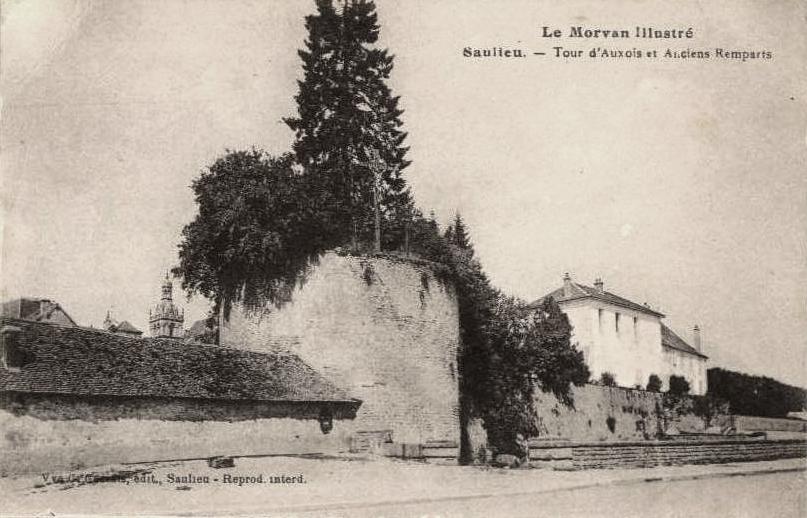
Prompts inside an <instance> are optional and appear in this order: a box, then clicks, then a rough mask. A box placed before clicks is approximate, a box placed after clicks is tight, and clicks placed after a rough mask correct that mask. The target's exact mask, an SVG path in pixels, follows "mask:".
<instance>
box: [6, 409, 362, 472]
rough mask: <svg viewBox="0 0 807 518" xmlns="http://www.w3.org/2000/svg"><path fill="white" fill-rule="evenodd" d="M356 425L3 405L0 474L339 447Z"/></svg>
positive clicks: (333, 450)
mask: <svg viewBox="0 0 807 518" xmlns="http://www.w3.org/2000/svg"><path fill="white" fill-rule="evenodd" d="M84 410H88V411H89V410H91V409H89V408H87V409H84ZM156 410H161V409H156ZM353 431H354V428H353V427H352V422H351V421H334V427H333V430H332V431H331V432H330V433H329V434H327V435H325V434H323V433H322V431H321V430H320V426H319V423H318V422H317V420H316V419H294V418H289V417H283V418H281V417H278V418H270V419H244V420H238V421H234V422H227V421H208V420H205V421H188V420H170V421H169V420H161V419H148V418H146V419H144V418H142V417H135V416H131V417H121V418H120V419H112V420H92V419H89V420H88V419H76V418H74V419H41V418H37V417H34V416H32V415H15V414H13V413H11V412H8V411H5V410H0V475H8V474H16V473H45V472H53V471H64V470H73V469H81V468H85V467H91V466H98V465H103V464H118V463H125V462H146V461H154V460H172V459H186V458H207V457H212V456H217V455H264V454H289V453H336V452H341V451H347V450H348V449H349V445H350V435H351V433H352V432H353Z"/></svg>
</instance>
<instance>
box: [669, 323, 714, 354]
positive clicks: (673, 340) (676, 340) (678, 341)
mask: <svg viewBox="0 0 807 518" xmlns="http://www.w3.org/2000/svg"><path fill="white" fill-rule="evenodd" d="M661 345H662V346H663V347H669V348H670V349H675V350H677V351H681V352H683V353H687V354H694V355H695V356H700V357H701V358H708V356H706V355H705V354H703V353H700V352H698V350H697V349H695V348H694V347H692V346H691V345H689V344H688V343H686V342H685V341H684V339H683V338H681V337H680V336H678V335H677V334H675V332H674V331H673V330H672V329H670V328H669V327H667V326H665V325H664V324H661Z"/></svg>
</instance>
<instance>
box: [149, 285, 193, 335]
mask: <svg viewBox="0 0 807 518" xmlns="http://www.w3.org/2000/svg"><path fill="white" fill-rule="evenodd" d="M173 294H174V285H173V283H171V279H169V278H168V274H167V273H166V274H165V280H164V281H163V285H162V295H161V296H160V302H158V303H157V305H156V306H154V309H153V310H149V329H150V331H151V336H153V337H154V338H178V339H181V338H183V336H184V334H185V329H184V327H183V324H184V323H185V311H184V310H181V309H180V308H178V307H177V306H176V305H175V304H174V301H173Z"/></svg>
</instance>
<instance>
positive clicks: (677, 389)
mask: <svg viewBox="0 0 807 518" xmlns="http://www.w3.org/2000/svg"><path fill="white" fill-rule="evenodd" d="M667 392H669V393H670V394H671V395H674V396H683V395H684V394H688V393H689V382H688V381H687V380H686V378H684V377H683V376H676V375H675V374H673V375H672V376H670V388H669V389H668V390H667Z"/></svg>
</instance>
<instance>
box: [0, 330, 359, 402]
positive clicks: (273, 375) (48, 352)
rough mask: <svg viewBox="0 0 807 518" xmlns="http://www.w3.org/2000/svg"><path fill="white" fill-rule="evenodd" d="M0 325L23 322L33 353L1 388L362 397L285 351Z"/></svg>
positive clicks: (24, 345) (295, 398) (0, 376)
mask: <svg viewBox="0 0 807 518" xmlns="http://www.w3.org/2000/svg"><path fill="white" fill-rule="evenodd" d="M0 325H3V326H5V325H10V326H13V327H17V328H20V329H21V332H20V333H19V334H18V343H19V347H20V349H22V350H23V351H24V354H25V355H26V356H27V357H28V358H30V360H29V361H28V362H26V363H25V364H24V365H23V366H22V368H21V369H20V370H19V371H18V372H12V371H8V370H5V369H2V368H0V391H9V392H12V391H13V392H37V393H50V394H72V395H85V396H97V395H104V396H135V397H170V398H197V399H199V398H201V399H217V400H251V401H277V402H329V403H344V404H347V405H348V406H351V407H353V408H354V410H355V408H358V406H359V405H360V404H361V402H360V401H359V400H357V399H352V398H350V397H349V396H348V395H347V394H346V393H345V392H344V391H342V390H341V389H339V388H337V387H336V386H334V385H333V384H331V383H330V382H329V381H327V380H325V379H324V378H323V377H322V376H320V375H319V374H318V373H317V372H315V371H314V370H313V369H312V368H311V367H309V366H308V365H307V364H306V363H305V362H303V361H302V360H301V359H300V358H299V357H297V356H296V355H294V354H290V353H280V352H278V353H272V354H262V353H257V352H251V351H244V350H240V349H231V348H224V347H218V346H209V345H203V344H198V343H189V342H180V341H176V340H162V339H151V338H136V337H130V336H124V335H116V334H113V333H108V332H105V331H100V330H92V329H86V328H79V327H68V326H58V325H53V324H47V323H40V322H30V321H25V320H17V319H8V318H3V319H0Z"/></svg>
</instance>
